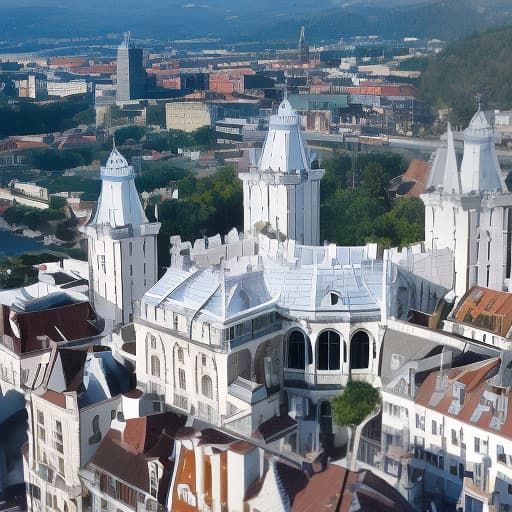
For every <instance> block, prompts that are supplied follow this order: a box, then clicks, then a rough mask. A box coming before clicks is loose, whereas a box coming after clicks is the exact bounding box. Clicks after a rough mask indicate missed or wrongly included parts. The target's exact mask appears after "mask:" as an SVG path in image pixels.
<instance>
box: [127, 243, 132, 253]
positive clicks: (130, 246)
mask: <svg viewBox="0 0 512 512" xmlns="http://www.w3.org/2000/svg"><path fill="white" fill-rule="evenodd" d="M128 252H129V254H130V256H133V244H132V242H130V243H129V244H128Z"/></svg>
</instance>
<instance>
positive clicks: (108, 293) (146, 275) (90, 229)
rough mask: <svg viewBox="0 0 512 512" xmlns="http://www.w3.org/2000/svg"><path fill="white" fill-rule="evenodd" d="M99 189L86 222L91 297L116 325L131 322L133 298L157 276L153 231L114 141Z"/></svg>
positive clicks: (156, 227)
mask: <svg viewBox="0 0 512 512" xmlns="http://www.w3.org/2000/svg"><path fill="white" fill-rule="evenodd" d="M101 180H102V187H101V194H100V197H99V199H98V206H97V209H96V212H95V214H94V216H93V218H92V219H91V221H90V222H89V224H87V226H86V227H85V229H84V231H85V233H86V235H87V239H88V255H89V257H88V260H89V287H90V301H91V303H92V304H93V306H94V308H95V310H96V312H97V313H98V314H99V315H100V316H102V317H103V318H105V319H107V320H111V321H113V322H114V325H117V324H121V323H123V324H124V323H127V322H130V321H131V319H132V314H133V303H134V301H137V300H139V299H141V298H142V296H143V295H144V293H145V292H146V291H147V290H148V289H149V288H151V287H152V286H153V285H154V284H155V283H156V280H157V277H158V264H157V235H158V231H159V230H160V224H159V223H157V222H154V223H150V222H149V221H148V219H147V218H146V215H145V214H144V209H143V208H142V204H141V202H140V199H139V194H138V193H137V189H136V188H135V182H134V171H133V167H132V166H130V165H128V162H127V161H126V159H125V158H124V157H123V156H122V155H121V154H120V153H119V151H118V150H117V149H116V148H115V147H114V149H113V150H112V153H111V154H110V157H109V158H108V160H107V164H106V165H105V167H101Z"/></svg>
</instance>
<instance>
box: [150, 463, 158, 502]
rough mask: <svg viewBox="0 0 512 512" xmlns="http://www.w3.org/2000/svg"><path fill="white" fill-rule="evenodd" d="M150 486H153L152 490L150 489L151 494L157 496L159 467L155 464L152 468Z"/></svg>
mask: <svg viewBox="0 0 512 512" xmlns="http://www.w3.org/2000/svg"><path fill="white" fill-rule="evenodd" d="M150 487H151V490H150V492H151V496H153V498H156V495H157V492H158V478H157V469H156V467H155V465H154V464H153V467H152V468H151V478H150Z"/></svg>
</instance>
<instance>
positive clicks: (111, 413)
mask: <svg viewBox="0 0 512 512" xmlns="http://www.w3.org/2000/svg"><path fill="white" fill-rule="evenodd" d="M110 419H111V420H115V419H116V410H115V409H112V410H111V411H110Z"/></svg>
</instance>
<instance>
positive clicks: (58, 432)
mask: <svg viewBox="0 0 512 512" xmlns="http://www.w3.org/2000/svg"><path fill="white" fill-rule="evenodd" d="M55 449H56V450H57V451H58V452H59V453H64V445H63V441H62V423H61V422H60V421H59V420H57V421H56V422H55Z"/></svg>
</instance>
